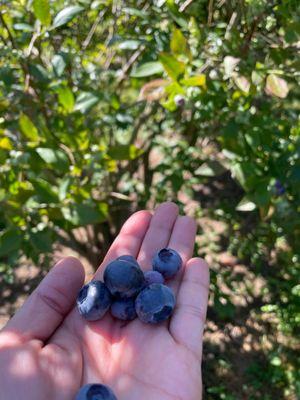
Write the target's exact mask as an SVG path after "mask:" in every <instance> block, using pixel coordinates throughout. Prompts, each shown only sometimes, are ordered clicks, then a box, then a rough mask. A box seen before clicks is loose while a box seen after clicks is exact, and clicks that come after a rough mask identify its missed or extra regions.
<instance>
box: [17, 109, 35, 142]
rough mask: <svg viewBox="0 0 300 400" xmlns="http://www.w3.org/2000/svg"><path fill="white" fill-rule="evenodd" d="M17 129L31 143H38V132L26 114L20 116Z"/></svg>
mask: <svg viewBox="0 0 300 400" xmlns="http://www.w3.org/2000/svg"><path fill="white" fill-rule="evenodd" d="M19 127H20V129H21V132H22V133H23V135H24V136H25V137H26V138H27V139H29V140H30V141H32V142H38V141H39V135H38V130H37V128H36V126H35V125H34V124H33V122H32V121H31V119H30V118H29V117H28V116H27V115H26V114H21V116H20V119H19Z"/></svg>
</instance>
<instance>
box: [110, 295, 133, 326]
mask: <svg viewBox="0 0 300 400" xmlns="http://www.w3.org/2000/svg"><path fill="white" fill-rule="evenodd" d="M110 312H111V315H112V316H113V317H115V318H117V319H121V320H123V321H132V320H133V319H135V318H136V316H137V315H136V311H135V299H133V298H130V299H117V300H115V301H114V302H113V303H112V305H111V308H110Z"/></svg>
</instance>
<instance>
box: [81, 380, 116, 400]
mask: <svg viewBox="0 0 300 400" xmlns="http://www.w3.org/2000/svg"><path fill="white" fill-rule="evenodd" d="M75 400H117V398H116V396H115V395H114V393H113V391H112V390H111V389H110V388H109V387H108V386H105V385H101V384H100V383H92V384H88V385H84V386H82V388H81V389H80V390H79V392H78V393H77V395H76V398H75Z"/></svg>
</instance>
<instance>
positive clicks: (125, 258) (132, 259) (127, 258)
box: [117, 255, 139, 267]
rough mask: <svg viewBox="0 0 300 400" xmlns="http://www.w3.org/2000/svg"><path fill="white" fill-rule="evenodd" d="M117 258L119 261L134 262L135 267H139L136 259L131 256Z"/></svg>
mask: <svg viewBox="0 0 300 400" xmlns="http://www.w3.org/2000/svg"><path fill="white" fill-rule="evenodd" d="M117 260H119V261H127V262H129V263H132V264H135V265H136V266H137V267H139V264H138V262H137V260H136V259H135V258H134V257H133V256H129V255H124V256H120V257H118V258H117Z"/></svg>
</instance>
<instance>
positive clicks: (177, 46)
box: [170, 28, 189, 55]
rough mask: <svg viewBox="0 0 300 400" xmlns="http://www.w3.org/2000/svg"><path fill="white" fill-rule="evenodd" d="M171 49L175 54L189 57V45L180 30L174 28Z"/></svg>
mask: <svg viewBox="0 0 300 400" xmlns="http://www.w3.org/2000/svg"><path fill="white" fill-rule="evenodd" d="M170 48H171V51H172V53H174V54H185V55H189V49H188V43H187V40H186V38H185V37H184V35H183V33H182V32H181V30H180V29H177V28H174V29H173V32H172V37H171V43H170Z"/></svg>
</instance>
